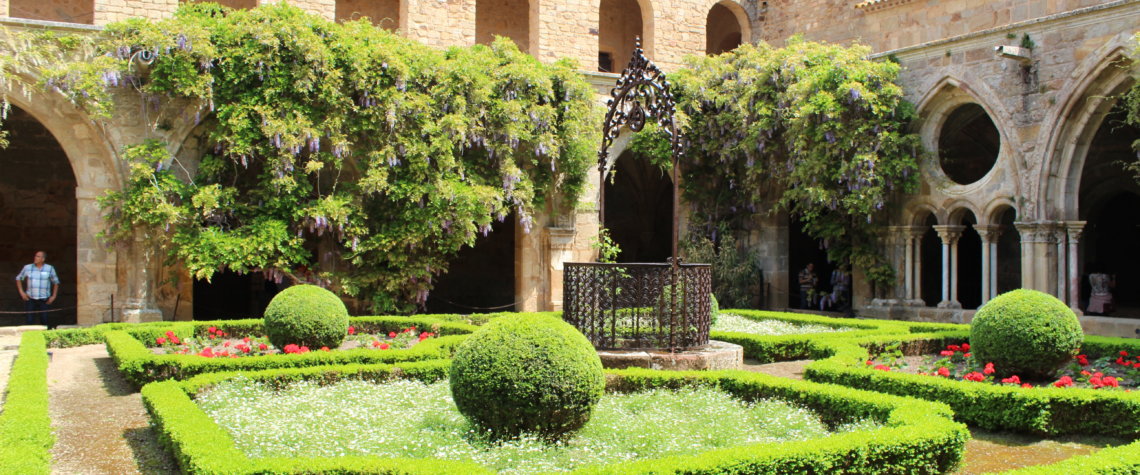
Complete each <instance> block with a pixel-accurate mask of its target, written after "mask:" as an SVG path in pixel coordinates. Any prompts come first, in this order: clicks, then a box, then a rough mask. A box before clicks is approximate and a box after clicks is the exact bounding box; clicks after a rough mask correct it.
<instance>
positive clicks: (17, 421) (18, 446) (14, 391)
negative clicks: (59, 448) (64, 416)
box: [0, 331, 55, 473]
mask: <svg viewBox="0 0 1140 475" xmlns="http://www.w3.org/2000/svg"><path fill="white" fill-rule="evenodd" d="M43 333H44V332H42V331H31V332H25V333H24V334H23V335H22V336H21V337H20V350H19V352H18V353H17V354H16V361H15V362H13V363H12V372H11V373H10V374H9V377H8V387H7V390H6V396H5V399H4V409H3V412H2V413H0V447H3V450H0V473H49V472H51V448H52V446H53V445H54V444H55V435H54V434H52V430H51V416H50V415H49V413H48V388H47V367H48V360H49V357H48V353H47V345H46V344H45V341H44V335H43Z"/></svg>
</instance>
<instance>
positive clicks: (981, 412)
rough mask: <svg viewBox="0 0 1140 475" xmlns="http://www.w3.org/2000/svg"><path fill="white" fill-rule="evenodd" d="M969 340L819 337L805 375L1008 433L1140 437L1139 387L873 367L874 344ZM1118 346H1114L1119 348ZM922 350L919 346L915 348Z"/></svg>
mask: <svg viewBox="0 0 1140 475" xmlns="http://www.w3.org/2000/svg"><path fill="white" fill-rule="evenodd" d="M968 341H969V333H968V332H960V331H954V332H936V333H914V334H909V335H885V336H868V337H862V338H855V339H827V340H820V341H818V344H819V345H822V347H821V348H816V350H817V351H818V352H819V353H820V354H828V353H830V355H829V357H827V358H826V359H823V360H820V361H816V362H813V363H811V364H809V365H808V366H807V367H806V368H805V370H804V376H805V378H807V379H809V380H812V381H817V382H824V383H833V384H840V385H844V386H850V387H854V388H859V389H865V390H869V391H878V392H881V393H886V394H895V395H900V396H912V397H917V398H920V399H927V400H934V401H940V402H944V403H947V404H949V405H950V407H951V408H953V409H954V413H955V414H956V419H957V420H959V421H962V422H965V423H967V424H970V425H971V426H974V427H978V428H982V429H987V430H1009V431H1015V432H1020V433H1028V434H1033V435H1042V436H1057V435H1067V434H1086V435H1103V436H1110V437H1122V438H1128V439H1135V438H1137V437H1140V392H1134V393H1126V392H1123V391H1104V390H1094V389H1084V388H1048V387H1045V388H1042V387H1038V388H1031V389H1025V388H1020V387H1014V386H998V385H990V384H979V383H975V382H968V381H958V380H948V379H945V378H938V377H932V376H923V375H917V374H906V373H898V372H891V371H878V370H873V369H870V368H867V367H866V364H865V362H866V361H867V360H868V359H869V358H870V355H871V350H868V347H871V348H875V347H879V348H881V347H883V346H886V345H890V344H894V343H901V344H904V345H906V346H908V347H911V348H917V347H922V348H923V349H925V350H928V351H933V350H936V349H939V348H942V347H945V345H947V344H956V343H962V342H968ZM1109 345H1112V347H1114V348H1116V350H1120V349H1126V350H1130V351H1140V341H1137V340H1134V339H1126V338H1108V337H1093V336H1089V337H1086V343H1085V345H1083V346H1082V348H1083V349H1085V350H1087V349H1089V347H1090V346H1092V347H1096V348H1098V349H1100V350H1103V349H1104V348H1107V347H1108V346H1109ZM1116 350H1112V351H1116ZM908 352H909V353H915V352H914V351H908Z"/></svg>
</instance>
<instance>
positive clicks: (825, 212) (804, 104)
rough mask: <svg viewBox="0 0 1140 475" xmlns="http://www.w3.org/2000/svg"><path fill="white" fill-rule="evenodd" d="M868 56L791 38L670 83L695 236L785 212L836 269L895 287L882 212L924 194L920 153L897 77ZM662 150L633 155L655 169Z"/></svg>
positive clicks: (693, 68)
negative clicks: (916, 192)
mask: <svg viewBox="0 0 1140 475" xmlns="http://www.w3.org/2000/svg"><path fill="white" fill-rule="evenodd" d="M869 54H870V50H869V49H868V48H866V47H863V46H853V47H842V46H837V45H829V44H824V43H815V42H809V41H804V40H802V39H801V38H793V39H791V40H790V41H789V42H788V44H787V45H786V46H785V47H782V48H776V47H772V46H769V45H767V44H764V43H760V44H758V45H744V46H741V47H739V48H737V49H735V50H733V51H730V52H728V53H724V54H721V55H718V56H703V57H694V58H690V59H689V61H688V67H687V68H685V69H682V70H681V71H678V72H677V73H676V74H674V75H673V76H672V78H673V80H674V82H675V84H676V85H677V89H678V90H677V91H676V95H677V97H678V106H679V107H678V108H679V109H680V110H681V111H683V112H684V114H685V115H686V116H687V120H686V121H684V124H685V125H684V127H683V134H684V137H685V139H686V140H688V141H690V146H689V156H688V157H686V158H685V162H684V165H683V168H682V170H683V173H684V178H683V180H682V186H683V187H684V191H683V193H684V196H685V199H686V201H687V202H689V203H690V204H691V205H692V207H693V210H694V213H695V216H694V219H693V223H694V225H695V226H698V227H703V229H705V230H706V231H707V232H708V233H709V234H711V233H713V232H714V230H716V229H718V228H721V227H728V228H729V229H734V228H739V226H740V224H741V220H744V219H750V217H751V216H753V215H754V214H756V213H758V212H762V211H764V210H771V209H780V210H785V211H787V212H789V213H790V214H791V215H792V216H793V217H796V218H798V219H800V220H801V221H802V223H803V224H804V229H805V231H806V232H807V233H808V234H809V235H811V236H812V237H815V238H817V239H821V240H823V241H824V242H825V243H827V245H828V255H829V258H830V259H831V260H832V261H834V262H841V263H851V264H854V265H856V266H859V267H860V268H862V269H863V270H864V271H866V272H867V273H868V276H869V277H870V278H871V279H872V281H874V282H879V283H884V284H886V283H889V282H890V281H891V280H892V279H893V275H894V274H893V270H892V269H891V267H890V266H889V264H888V263H887V262H886V260H885V259H884V258H883V256H882V253H881V252H880V250H879V247H878V246H879V242H881V240H880V239H879V237H880V236H879V235H878V233H879V231H880V230H881V229H882V224H885V221H886V219H885V216H884V213H883V212H882V210H883V208H884V206H885V204H886V203H887V202H888V201H889V199H890V197H891V196H892V193H895V192H896V191H899V190H910V189H912V188H913V187H914V186H915V185H916V184H917V157H918V155H919V154H920V153H921V146H920V141H919V139H918V136H917V135H915V134H912V133H909V132H908V131H907V127H908V126H909V123H910V120H911V119H912V117H913V113H914V112H913V107H912V106H911V105H910V104H908V103H907V102H906V101H905V100H903V93H902V88H901V87H899V86H898V85H897V84H896V83H895V80H896V78H897V76H898V72H899V66H898V65H897V64H895V63H894V62H891V61H874V60H871V59H869ZM649 133H650V134H654V133H655V132H652V131H650V132H649ZM658 134H659V133H658ZM660 135H663V134H660ZM660 140H662V138H661V137H660V136H659V137H658V140H657V141H654V140H648V139H645V138H639V139H635V140H634V142H633V147H634V148H635V149H638V150H639V151H641V152H643V153H644V154H646V155H649V156H650V157H651V158H652V159H653V160H654V161H656V162H658V163H660V162H661V161H662V159H663V158H664V157H658V155H661V154H662V153H663V152H662V151H667V148H662V147H661V146H660ZM655 142H656V145H654V143H655ZM772 205H774V206H772Z"/></svg>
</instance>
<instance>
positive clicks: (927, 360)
mask: <svg viewBox="0 0 1140 475" xmlns="http://www.w3.org/2000/svg"><path fill="white" fill-rule="evenodd" d="M1114 356H1115V358H1113V357H1114ZM866 365H867V366H869V367H871V368H872V369H876V370H880V371H901V372H904V373H908V374H918V375H923V376H932V377H938V378H947V379H960V380H963V381H973V382H976V383H989V384H1003V385H1011V386H1017V387H1022V388H1027V389H1028V388H1034V387H1046V386H1053V387H1057V388H1066V387H1078V388H1091V389H1104V390H1106V391H1107V390H1114V389H1123V390H1124V391H1130V390H1131V389H1133V388H1135V387H1136V386H1137V382H1138V380H1140V356H1134V355H1130V354H1129V353H1128V351H1126V350H1120V351H1119V352H1117V354H1115V355H1108V356H1102V357H1100V358H1097V359H1094V360H1090V359H1089V356H1088V355H1086V354H1079V355H1077V356H1076V357H1075V358H1073V361H1072V362H1071V363H1070V364H1069V365H1067V366H1066V367H1065V368H1064V369H1063V370H1062V371H1060V372H1059V374H1058V376H1057V378H1055V380H1049V381H1030V380H1025V381H1023V380H1022V379H1021V377H1020V376H1018V375H1016V374H1014V375H1010V376H1008V377H1004V378H999V377H997V376H994V374H995V373H996V372H997V368H996V367H995V366H994V364H993V363H991V362H986V363H982V362H980V361H977V360H976V359H975V358H974V356H973V354H972V353H970V344H969V343H962V344H949V345H946V348H945V349H943V350H941V351H940V352H939V354H938V355H915V356H904V355H902V352H901V351H899V350H898V349H897V348H894V349H890V348H888V349H887V351H886V352H883V353H879V354H876V355H872V357H871V358H870V359H868V360H867V361H866Z"/></svg>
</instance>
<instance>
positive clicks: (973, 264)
mask: <svg viewBox="0 0 1140 475" xmlns="http://www.w3.org/2000/svg"><path fill="white" fill-rule="evenodd" d="M961 224H962V225H963V226H966V229H964V230H962V237H960V238H958V275H957V276H955V277H956V278H957V279H958V303H960V304H962V308H964V309H976V308H978V306H980V305H981V304H982V237H981V236H979V235H978V231H977V230H976V229H974V225H975V224H978V221H977V219H975V218H974V215H973V213H970V212H967V213H966V216H963V217H962V221H961Z"/></svg>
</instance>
